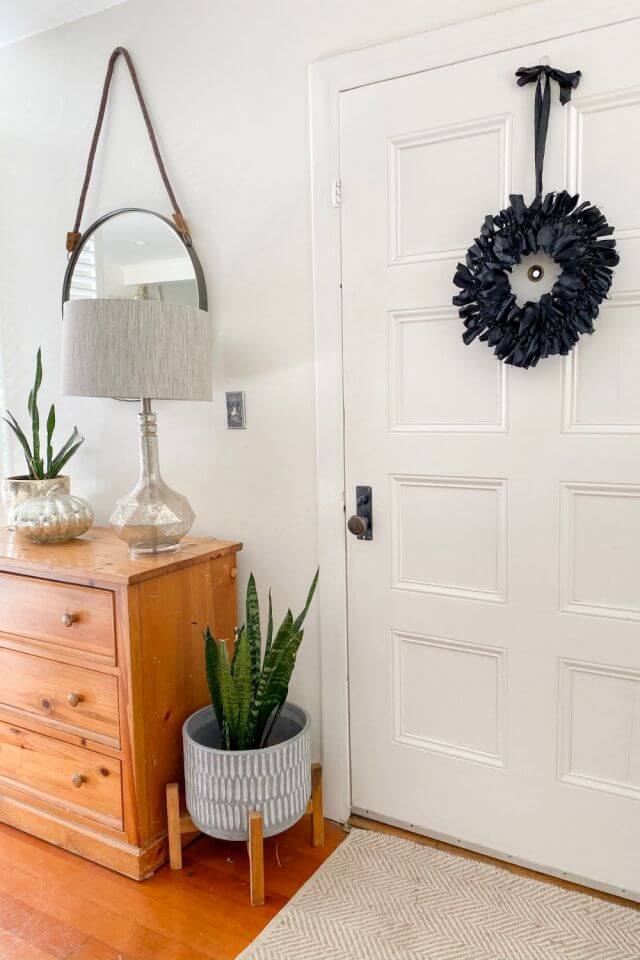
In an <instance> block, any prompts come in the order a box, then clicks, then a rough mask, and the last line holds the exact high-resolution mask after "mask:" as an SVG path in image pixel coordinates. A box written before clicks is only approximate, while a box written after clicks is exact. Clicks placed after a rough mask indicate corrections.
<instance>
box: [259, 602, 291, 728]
mask: <svg viewBox="0 0 640 960" xmlns="http://www.w3.org/2000/svg"><path fill="white" fill-rule="evenodd" d="M292 623H293V614H292V613H291V610H287V613H286V616H285V618H284V620H283V621H282V623H281V624H280V627H279V628H278V632H277V633H276V636H275V639H274V641H273V643H272V644H271V647H270V648H269V652H268V654H267V653H265V656H264V663H263V664H262V673H261V674H260V679H259V680H258V688H257V690H256V692H255V694H254V697H253V702H252V704H251V711H250V713H249V732H250V736H251V739H252V740H253V741H254V742H255V741H257V742H260V737H261V734H262V729H263V726H264V723H265V722H266V721H263V726H259V725H258V717H259V716H260V715H261V713H262V712H263V711H262V703H263V700H264V695H265V691H266V689H267V686H268V684H269V679H270V677H271V674H272V673H273V670H274V668H275V665H276V662H277V659H278V655H279V654H280V653H281V651H282V649H283V648H284V647H285V646H286V644H287V643H288V641H289V637H290V632H291V624H292ZM267 717H268V714H267Z"/></svg>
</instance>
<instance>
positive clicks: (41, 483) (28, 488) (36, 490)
mask: <svg viewBox="0 0 640 960" xmlns="http://www.w3.org/2000/svg"><path fill="white" fill-rule="evenodd" d="M51 490H57V492H58V493H69V490H70V481H69V477H67V476H60V477H51V478H50V479H47V480H34V479H33V478H32V477H25V476H23V477H5V478H4V480H3V481H2V503H3V506H4V507H5V509H6V511H7V526H8V528H9V530H13V529H15V527H14V522H13V518H14V512H15V509H16V507H17V506H18V504H20V503H22V502H23V501H24V500H31V499H32V498H33V497H44V496H45V495H46V494H47V493H49V492H50V491H51Z"/></svg>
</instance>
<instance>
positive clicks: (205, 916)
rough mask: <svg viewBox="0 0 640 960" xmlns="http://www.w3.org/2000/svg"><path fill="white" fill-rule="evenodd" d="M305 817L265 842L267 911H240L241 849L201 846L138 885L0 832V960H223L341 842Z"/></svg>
mask: <svg viewBox="0 0 640 960" xmlns="http://www.w3.org/2000/svg"><path fill="white" fill-rule="evenodd" d="M310 830H311V827H310V823H309V817H304V818H303V819H302V820H301V821H300V822H299V823H297V824H296V825H295V826H294V827H293V828H292V829H291V830H289V831H287V832H286V833H283V834H280V836H278V837H273V838H272V839H269V840H267V841H265V887H266V902H265V905H264V906H263V907H251V906H250V905H249V865H248V857H247V852H246V848H245V846H244V844H242V843H223V842H222V841H218V840H211V839H210V838H208V837H200V838H199V839H198V840H196V841H195V843H193V844H191V846H189V847H187V848H186V849H185V851H184V868H183V870H182V871H172V870H170V869H169V867H168V866H164V867H162V868H161V869H160V870H159V871H158V872H157V873H156V874H155V875H154V876H153V877H151V878H150V879H148V880H145V881H143V882H142V883H137V882H136V881H135V880H129V879H127V878H126V877H122V876H120V875H118V874H116V873H113V872H112V871H110V870H107V869H105V868H104V867H99V866H97V865H96V864H94V863H90V862H89V861H87V860H83V859H81V858H80V857H76V856H74V855H73V854H70V853H66V852H65V851H63V850H59V849H58V848H57V847H53V846H51V845H50V844H48V843H45V842H43V841H41V840H37V839H36V838H35V837H31V836H29V835H27V834H24V833H20V832H19V831H18V830H14V829H13V828H12V827H8V826H5V825H4V824H0V960H18V958H20V960H52V958H53V960H232V958H235V957H236V956H237V954H238V953H239V952H240V951H241V950H243V949H244V947H246V946H247V945H248V944H249V943H251V941H252V940H253V939H254V938H255V937H256V936H257V934H258V933H259V932H260V930H261V929H262V928H263V927H264V926H265V925H266V924H267V923H268V922H269V920H271V918H272V917H273V916H275V914H276V913H277V912H278V910H280V909H281V908H282V907H283V906H284V905H285V903H286V902H287V901H288V900H289V898H290V897H291V896H292V895H293V894H294V893H295V892H296V890H297V889H298V888H299V887H300V886H301V885H302V884H303V883H304V882H305V881H306V880H307V879H308V878H309V877H310V876H311V874H312V873H313V872H314V871H315V870H316V869H317V867H318V866H319V865H320V863H322V861H323V860H325V859H326V858H327V857H328V856H329V854H330V853H332V852H333V850H335V848H336V847H337V846H338V844H339V843H340V842H341V841H342V839H343V837H344V833H343V831H342V829H341V828H340V827H338V826H337V825H336V824H334V823H330V822H327V823H326V843H325V846H324V848H322V849H314V848H313V847H312V846H311V844H310V842H309V837H310Z"/></svg>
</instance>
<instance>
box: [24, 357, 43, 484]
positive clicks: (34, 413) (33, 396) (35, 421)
mask: <svg viewBox="0 0 640 960" xmlns="http://www.w3.org/2000/svg"><path fill="white" fill-rule="evenodd" d="M41 384H42V349H41V347H38V352H37V354H36V373H35V378H34V381H33V387H32V389H31V391H30V393H29V400H28V402H27V409H28V410H29V415H30V417H31V432H32V436H33V443H32V447H31V449H32V450H33V459H34V461H35V462H36V464H37V465H38V468H39V469H38V475H39V476H40V477H42V476H44V470H43V468H42V465H41V461H40V413H39V411H38V391H39V389H40V386H41Z"/></svg>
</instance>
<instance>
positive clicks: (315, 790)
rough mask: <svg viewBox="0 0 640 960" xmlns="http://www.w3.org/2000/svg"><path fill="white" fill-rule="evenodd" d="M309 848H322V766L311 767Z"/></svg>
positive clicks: (314, 765) (315, 764)
mask: <svg viewBox="0 0 640 960" xmlns="http://www.w3.org/2000/svg"><path fill="white" fill-rule="evenodd" d="M310 806H311V846H312V847H324V808H323V802H322V765H321V764H319V763H314V764H312V766H311V804H310Z"/></svg>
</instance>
